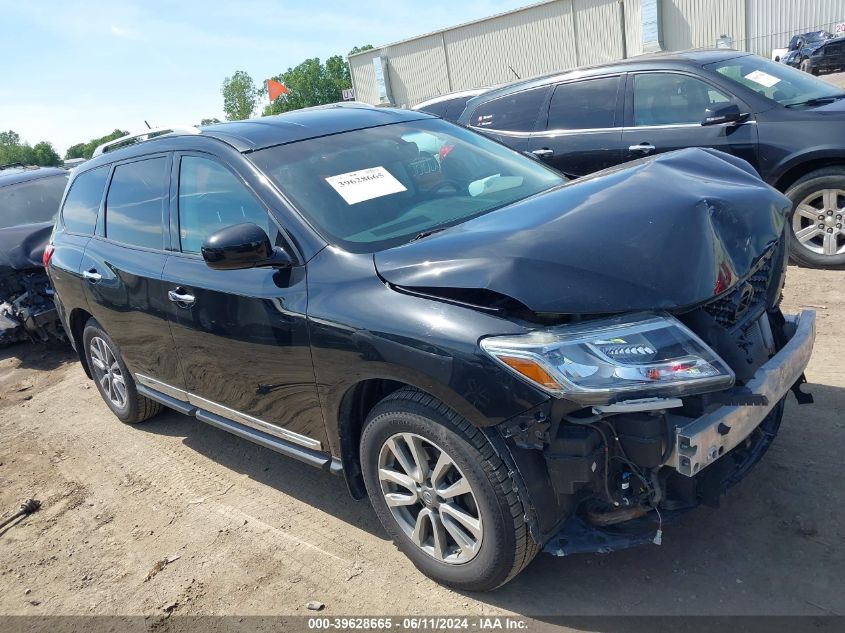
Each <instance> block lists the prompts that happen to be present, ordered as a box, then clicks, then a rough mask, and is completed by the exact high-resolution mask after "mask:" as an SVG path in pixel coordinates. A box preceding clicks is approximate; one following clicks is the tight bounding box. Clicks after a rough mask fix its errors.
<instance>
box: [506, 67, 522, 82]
mask: <svg viewBox="0 0 845 633" xmlns="http://www.w3.org/2000/svg"><path fill="white" fill-rule="evenodd" d="M508 68H510V69H511V72H512V73H513V74H514V75H515V76H516V78H517V79H522V77H520V76H519V75H517V74H516V71H515V70H514V69H513V66H508Z"/></svg>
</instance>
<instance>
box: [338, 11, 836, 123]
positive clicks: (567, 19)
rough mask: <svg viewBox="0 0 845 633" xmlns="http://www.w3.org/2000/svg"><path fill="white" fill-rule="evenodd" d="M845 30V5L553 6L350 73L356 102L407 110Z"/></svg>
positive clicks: (357, 63)
mask: <svg viewBox="0 0 845 633" xmlns="http://www.w3.org/2000/svg"><path fill="white" fill-rule="evenodd" d="M843 23H845V1H843V0H548V1H546V2H540V3H538V4H533V5H531V6H527V7H524V8H522V9H517V10H515V11H509V12H507V13H502V14H499V15H494V16H492V17H489V18H484V19H481V20H477V21H474V22H468V23H466V24H461V25H458V26H455V27H452V28H448V29H444V30H442V31H436V32H434V33H429V34H427V35H421V36H419V37H415V38H412V39H408V40H403V41H401V42H396V43H394V44H389V45H386V46H382V47H380V48H377V49H374V50H369V51H365V52H363V53H358V54H357V55H351V56H350V57H349V67H350V70H351V73H352V83H353V86H354V88H355V95H356V96H355V98H356V99H358V100H359V101H365V102H368V103H372V104H379V103H382V104H393V105H397V106H402V107H409V106H413V105H415V104H417V103H419V102H421V101H424V100H426V99H429V98H431V97H436V96H438V95H441V94H445V93H448V92H453V91H456V90H466V89H469V88H478V87H481V86H492V85H495V84H499V83H504V82H508V81H513V80H515V79H517V78H522V79H525V78H527V77H532V76H535V75H540V74H544V73H550V72H555V71H560V70H566V69H569V68H576V67H578V66H585V65H589V64H597V63H601V62H608V61H614V60H617V59H623V58H626V57H632V56H635V55H640V54H642V53H644V52H650V51H654V50H668V51H674V50H684V49H688V48H697V47H702V46H716V45H717V42H720V45H724V46H728V47H733V48H737V49H740V50H748V51H751V52H753V53H756V54H758V55H764V56H768V55H769V54H770V51H771V50H772V49H773V48H777V47H780V46H785V44H786V42H788V40H789V38H790V37H791V36H792V35H794V34H796V33H802V32H806V31H812V30H819V29H826V30H828V31H831V32H834V31H835V30H836V29H837V26H838V27H839V28H843V29H845V24H843Z"/></svg>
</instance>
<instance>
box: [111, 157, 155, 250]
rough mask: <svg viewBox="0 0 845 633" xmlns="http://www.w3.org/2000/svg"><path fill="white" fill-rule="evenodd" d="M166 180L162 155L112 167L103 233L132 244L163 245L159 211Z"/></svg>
mask: <svg viewBox="0 0 845 633" xmlns="http://www.w3.org/2000/svg"><path fill="white" fill-rule="evenodd" d="M169 180H170V179H169V173H168V171H167V159H166V158H164V157H161V158H148V159H146V160H139V161H136V162H134V163H126V164H123V165H118V166H117V167H115V168H114V175H113V176H112V179H111V185H110V186H109V193H108V195H107V196H106V237H107V238H108V239H110V240H115V241H116V242H122V243H124V244H131V245H133V246H146V247H147V248H162V236H163V231H162V211H163V209H164V204H165V201H166V200H167V193H168V192H167V190H168V185H169Z"/></svg>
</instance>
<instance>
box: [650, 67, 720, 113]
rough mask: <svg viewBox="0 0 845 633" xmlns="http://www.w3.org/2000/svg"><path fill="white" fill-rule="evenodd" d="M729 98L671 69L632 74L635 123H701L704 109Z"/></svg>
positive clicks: (697, 80) (699, 81)
mask: <svg viewBox="0 0 845 633" xmlns="http://www.w3.org/2000/svg"><path fill="white" fill-rule="evenodd" d="M730 100H731V98H730V97H729V96H728V95H726V94H724V93H723V92H721V91H719V90H716V89H715V88H713V87H712V86H710V84H708V83H705V82H703V81H701V80H700V79H695V78H694V77H688V76H686V75H677V74H674V73H654V74H641V75H634V125H677V124H681V123H700V122H701V120H702V119H703V118H704V110H706V109H707V108H709V107H710V106H711V105H713V104H715V103H724V102H726V101H730Z"/></svg>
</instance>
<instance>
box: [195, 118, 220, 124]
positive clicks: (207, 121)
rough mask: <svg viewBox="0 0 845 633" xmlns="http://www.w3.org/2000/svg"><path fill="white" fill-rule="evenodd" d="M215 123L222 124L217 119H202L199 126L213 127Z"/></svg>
mask: <svg viewBox="0 0 845 633" xmlns="http://www.w3.org/2000/svg"><path fill="white" fill-rule="evenodd" d="M215 123H222V121H221V120H220V119H218V118H217V117H212V118H210V119H203V120H202V121H200V126H206V125H214V124H215Z"/></svg>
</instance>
